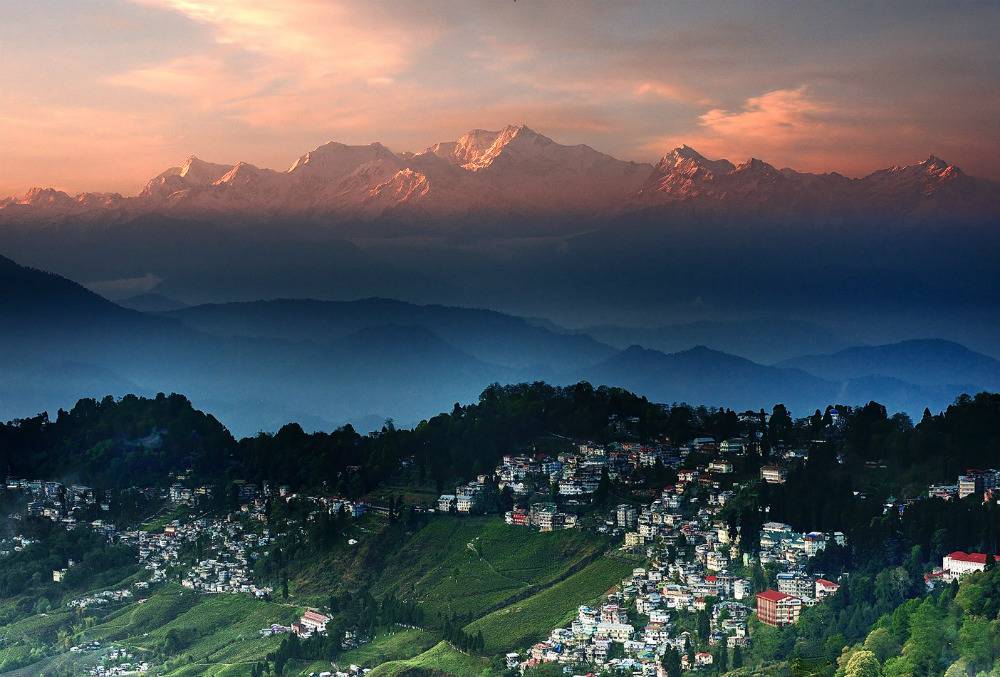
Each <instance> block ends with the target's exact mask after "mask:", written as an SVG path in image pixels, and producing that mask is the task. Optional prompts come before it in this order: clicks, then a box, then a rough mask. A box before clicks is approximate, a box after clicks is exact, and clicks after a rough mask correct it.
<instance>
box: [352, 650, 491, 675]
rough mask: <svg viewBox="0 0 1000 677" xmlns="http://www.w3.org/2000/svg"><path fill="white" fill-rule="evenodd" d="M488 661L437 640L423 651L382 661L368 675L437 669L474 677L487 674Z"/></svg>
mask: <svg viewBox="0 0 1000 677" xmlns="http://www.w3.org/2000/svg"><path fill="white" fill-rule="evenodd" d="M489 668H490V662H489V661H488V660H487V659H485V658H482V657H480V656H472V655H470V654H467V653H464V652H462V651H459V650H458V649H456V648H455V647H453V646H452V645H451V644H449V643H448V642H438V643H437V644H435V645H434V646H433V647H431V648H430V649H428V650H427V651H424V652H423V653H421V654H419V655H417V656H414V657H413V658H408V659H406V660H401V661H390V662H388V663H382V664H381V665H379V666H378V667H377V668H375V669H374V670H372V671H371V672H369V673H368V677H394V676H395V675H399V674H401V673H404V672H406V671H407V670H412V669H420V670H428V671H429V670H437V671H439V672H443V673H445V674H448V675H458V676H460V677H476V676H477V675H489V674H490V673H489Z"/></svg>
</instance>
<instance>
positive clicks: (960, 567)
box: [941, 550, 996, 582]
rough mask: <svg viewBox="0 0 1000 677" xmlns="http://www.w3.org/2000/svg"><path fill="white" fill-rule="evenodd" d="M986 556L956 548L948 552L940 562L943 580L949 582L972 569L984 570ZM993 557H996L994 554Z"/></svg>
mask: <svg viewBox="0 0 1000 677" xmlns="http://www.w3.org/2000/svg"><path fill="white" fill-rule="evenodd" d="M986 558H987V555H985V554H983V553H981V552H962V551H961V550H956V551H955V552H951V553H948V554H947V555H945V556H944V560H943V561H942V562H941V568H942V569H944V577H945V580H947V581H949V582H950V581H952V580H954V579H956V578H960V577H961V576H964V575H965V574H967V573H970V572H972V571H985V570H986ZM994 558H996V556H995V555H994Z"/></svg>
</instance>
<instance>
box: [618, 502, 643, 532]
mask: <svg viewBox="0 0 1000 677" xmlns="http://www.w3.org/2000/svg"><path fill="white" fill-rule="evenodd" d="M615 517H616V523H617V524H618V526H620V527H621V528H622V529H633V528H635V525H636V522H637V520H638V519H639V512H638V511H637V510H636V509H635V507H634V506H631V505H628V504H627V503H623V504H622V505H619V506H618V510H617V511H616V515H615Z"/></svg>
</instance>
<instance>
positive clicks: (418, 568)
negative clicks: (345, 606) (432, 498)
mask: <svg viewBox="0 0 1000 677" xmlns="http://www.w3.org/2000/svg"><path fill="white" fill-rule="evenodd" d="M604 547H606V542H605V541H604V540H603V539H601V538H598V537H596V536H594V535H593V534H585V533H583V532H581V531H576V530H568V531H556V532H551V533H544V534H543V533H538V532H535V531H532V530H529V529H522V528H515V527H510V526H508V525H506V524H504V523H503V522H502V521H501V520H498V519H497V518H495V517H493V518H475V517H473V518H461V517H442V518H438V519H435V520H433V521H432V522H430V523H429V524H428V525H427V526H425V527H424V528H423V529H421V530H420V531H419V532H417V533H416V534H415V535H414V536H413V537H412V538H411V539H409V540H408V541H407V542H406V543H405V545H404V546H403V547H401V548H400V549H399V550H398V551H397V552H395V553H394V554H393V555H392V557H391V558H390V559H389V560H388V561H386V563H385V565H384V567H383V569H382V573H381V574H380V576H379V578H378V582H377V583H376V585H375V592H376V594H382V593H386V592H392V593H393V594H395V595H396V596H397V597H400V598H401V599H412V600H417V601H418V602H419V603H420V604H421V605H422V607H423V608H424V610H425V612H426V613H428V614H430V615H435V614H443V615H452V614H455V615H458V616H460V617H463V618H469V619H472V618H476V617H478V616H481V615H483V614H485V613H488V612H489V611H492V610H493V609H496V608H499V607H501V606H503V605H504V604H505V603H506V602H508V601H510V600H512V599H514V598H517V597H519V596H521V595H524V594H530V593H531V592H532V591H533V590H534V589H536V588H538V589H540V588H542V587H544V586H546V585H549V584H551V583H553V582H555V581H557V580H559V579H560V578H561V577H563V576H565V575H567V574H568V573H570V572H571V571H572V570H573V569H574V567H577V566H582V565H583V564H585V563H586V562H587V561H589V560H590V559H591V558H593V557H595V556H597V555H598V554H599V553H600V552H601V550H603V549H604Z"/></svg>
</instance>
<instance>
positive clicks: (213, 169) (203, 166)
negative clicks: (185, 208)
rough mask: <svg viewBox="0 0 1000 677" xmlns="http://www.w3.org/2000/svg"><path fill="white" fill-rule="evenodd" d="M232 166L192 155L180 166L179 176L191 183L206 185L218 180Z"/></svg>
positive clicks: (193, 184)
mask: <svg viewBox="0 0 1000 677" xmlns="http://www.w3.org/2000/svg"><path fill="white" fill-rule="evenodd" d="M231 168H232V166H231V165H220V164H215V163H213V162H205V161H204V160H199V159H198V158H196V157H195V156H194V155H192V156H191V157H189V158H188V159H187V160H186V161H185V162H184V164H183V165H181V166H180V167H179V169H178V172H177V176H179V177H181V178H182V179H184V180H185V181H186V182H187V183H188V184H189V185H192V186H205V185H208V184H210V183H215V182H216V181H218V180H219V178H220V177H221V176H222V175H223V174H225V173H226V172H228V171H229V170H230V169H231ZM168 171H169V170H168Z"/></svg>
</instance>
